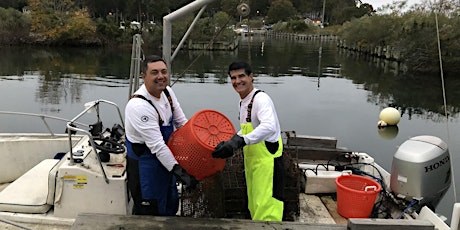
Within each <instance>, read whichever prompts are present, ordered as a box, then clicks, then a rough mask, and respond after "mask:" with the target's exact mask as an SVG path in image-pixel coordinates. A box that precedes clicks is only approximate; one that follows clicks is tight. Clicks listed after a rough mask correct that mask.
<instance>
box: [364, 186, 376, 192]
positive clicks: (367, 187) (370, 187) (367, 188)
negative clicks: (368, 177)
mask: <svg viewBox="0 0 460 230" xmlns="http://www.w3.org/2000/svg"><path fill="white" fill-rule="evenodd" d="M370 189H373V191H377V186H375V185H372V186H366V187H365V188H364V191H366V192H368V191H369V190H370Z"/></svg>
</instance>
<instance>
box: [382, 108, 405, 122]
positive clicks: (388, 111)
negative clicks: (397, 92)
mask: <svg viewBox="0 0 460 230" xmlns="http://www.w3.org/2000/svg"><path fill="white" fill-rule="evenodd" d="M379 118H380V120H382V121H384V122H385V123H387V124H388V125H397V124H398V123H399V120H400V119H401V114H400V113H399V111H398V110H397V109H395V108H392V107H388V108H385V109H383V110H382V111H381V112H380V116H379Z"/></svg>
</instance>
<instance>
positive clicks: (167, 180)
mask: <svg viewBox="0 0 460 230" xmlns="http://www.w3.org/2000/svg"><path fill="white" fill-rule="evenodd" d="M141 68H142V73H141V76H142V78H143V80H144V84H143V85H142V86H141V87H140V88H139V89H138V90H137V91H136V92H135V93H134V95H133V96H132V98H131V99H130V100H129V101H128V104H127V105H126V108H125V131H126V149H127V174H128V188H129V191H130V194H131V196H132V198H133V201H134V207H133V214H135V215H159V216H173V215H176V213H177V211H178V208H179V196H178V191H177V185H176V177H177V179H178V180H180V181H181V182H182V183H184V184H185V185H186V186H188V187H194V186H195V185H196V184H197V183H198V181H197V180H196V179H195V177H193V176H191V175H189V174H188V173H187V172H186V171H185V170H184V169H183V168H182V167H181V166H179V164H178V162H177V161H176V159H175V158H174V156H173V154H172V152H171V150H170V149H169V148H168V146H167V141H168V139H169V137H170V135H171V134H172V133H173V131H174V128H180V127H182V126H183V125H184V124H185V123H186V122H187V118H186V117H185V115H184V112H183V111H182V108H181V107H180V104H179V102H178V100H177V97H176V95H175V94H174V91H173V90H172V89H171V88H170V87H169V73H168V69H167V66H166V63H165V61H164V60H163V59H162V58H160V57H159V56H156V55H152V56H147V57H146V58H145V60H144V62H143V63H142V66H141Z"/></svg>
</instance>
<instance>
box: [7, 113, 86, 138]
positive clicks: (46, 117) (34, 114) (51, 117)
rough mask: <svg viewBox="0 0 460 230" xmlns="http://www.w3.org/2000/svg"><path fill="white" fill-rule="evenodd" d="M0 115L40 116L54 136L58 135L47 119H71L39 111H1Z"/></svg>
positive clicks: (67, 120)
mask: <svg viewBox="0 0 460 230" xmlns="http://www.w3.org/2000/svg"><path fill="white" fill-rule="evenodd" d="M0 115H20V116H28V117H36V118H39V119H41V120H42V121H43V124H44V125H45V126H46V129H47V130H48V132H49V133H50V134H51V135H52V136H54V135H56V134H55V133H54V132H53V130H52V129H51V126H50V125H49V124H48V122H47V121H46V120H47V119H49V120H58V121H63V122H69V121H70V120H69V119H65V118H61V117H55V116H50V115H45V114H38V113H23V112H13V111H0ZM76 124H78V125H80V126H85V127H88V128H89V125H87V124H83V123H80V122H77V123H76Z"/></svg>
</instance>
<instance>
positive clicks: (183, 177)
mask: <svg viewBox="0 0 460 230" xmlns="http://www.w3.org/2000/svg"><path fill="white" fill-rule="evenodd" d="M172 173H174V175H176V178H177V179H178V180H179V181H180V182H182V183H183V184H184V185H186V186H187V187H188V188H190V189H194V188H196V185H197V184H198V180H197V179H196V178H195V177H194V176H192V175H190V174H188V173H187V171H185V169H184V168H182V167H181V166H180V165H177V164H176V165H174V167H173V169H172Z"/></svg>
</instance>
